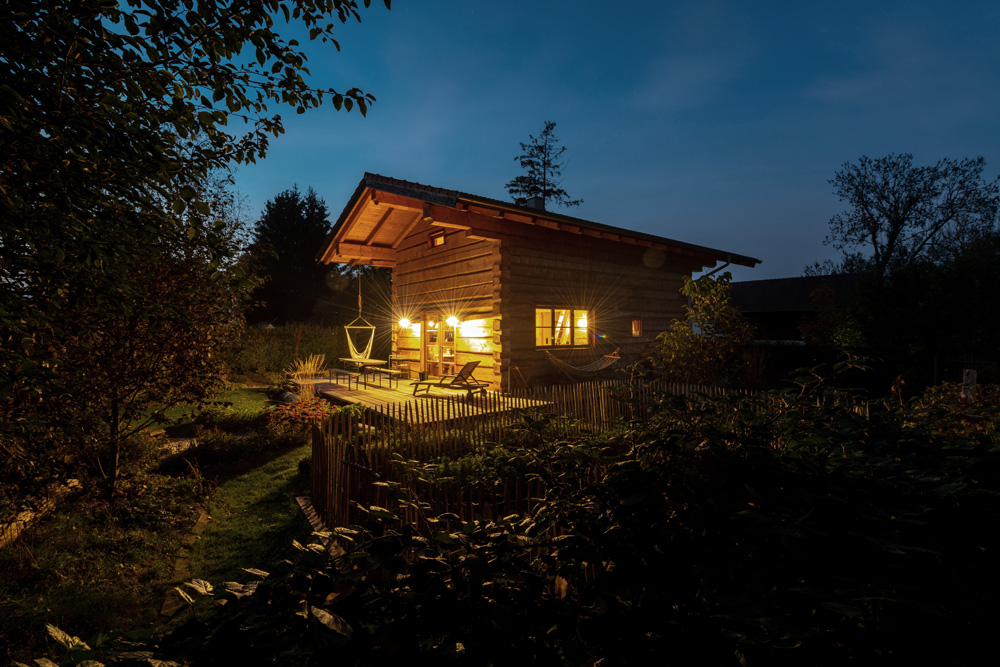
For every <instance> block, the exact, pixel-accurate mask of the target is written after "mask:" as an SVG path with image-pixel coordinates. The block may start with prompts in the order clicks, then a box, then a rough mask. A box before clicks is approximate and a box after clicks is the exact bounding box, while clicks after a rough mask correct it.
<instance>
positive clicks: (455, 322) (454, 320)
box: [445, 315, 459, 327]
mask: <svg viewBox="0 0 1000 667" xmlns="http://www.w3.org/2000/svg"><path fill="white" fill-rule="evenodd" d="M445 322H447V323H448V326H450V327H457V326H458V325H459V320H458V318H457V317H455V316H454V315H452V316H451V317H449V318H448V319H447V320H445Z"/></svg>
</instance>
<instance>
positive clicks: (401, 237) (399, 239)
mask: <svg viewBox="0 0 1000 667" xmlns="http://www.w3.org/2000/svg"><path fill="white" fill-rule="evenodd" d="M423 218H424V214H423V213H422V212H421V211H417V212H416V213H414V214H413V219H412V220H410V222H408V223H407V224H406V227H405V228H403V231H402V233H401V234H400V235H399V236H397V237H396V240H395V241H393V242H392V248H393V250H395V249H396V248H398V247H399V244H400V243H402V242H403V241H405V240H406V237H407V236H409V235H410V232H412V231H413V228H414V227H416V226H417V223H418V222H420V221H421V220H423Z"/></svg>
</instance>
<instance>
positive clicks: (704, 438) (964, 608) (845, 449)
mask: <svg viewBox="0 0 1000 667" xmlns="http://www.w3.org/2000/svg"><path fill="white" fill-rule="evenodd" d="M857 365H858V363H857V362H856V361H855V360H852V359H847V360H845V362H843V363H842V364H841V369H842V370H847V369H852V368H854V367H856V366H857ZM866 412H868V413H869V414H867V416H866V415H865V413H866ZM998 422H1000V393H998V391H997V389H996V388H990V389H988V390H986V389H984V391H983V392H981V393H980V396H979V397H978V399H977V402H974V403H971V404H970V403H969V402H967V401H964V400H962V399H961V398H960V394H959V393H958V388H957V387H955V386H943V387H941V388H939V389H937V390H935V391H933V392H928V393H927V394H925V395H923V396H921V397H920V398H919V399H918V400H915V401H912V402H910V403H907V404H906V405H902V406H900V405H898V404H891V403H890V404H886V405H880V404H878V403H867V402H864V401H860V400H859V399H858V397H855V396H853V395H851V394H850V393H849V392H845V391H843V390H840V389H837V388H836V387H835V386H833V385H832V380H831V378H830V377H829V376H828V375H827V374H825V373H824V371H822V369H803V370H802V371H801V373H800V375H799V377H798V378H796V380H795V383H794V385H793V387H792V388H790V389H789V390H787V391H783V392H766V393H760V394H755V395H750V396H747V395H740V396H730V397H724V398H718V399H713V398H709V397H707V396H703V395H688V396H664V397H662V400H661V402H660V405H659V410H658V411H657V412H656V414H655V415H654V416H653V418H652V419H650V420H649V421H648V422H646V423H633V424H631V430H630V431H627V432H625V433H624V434H622V435H621V436H619V437H617V438H616V439H613V440H612V441H610V442H607V443H603V444H601V445H600V446H599V447H593V446H592V444H596V443H592V444H588V443H586V442H580V443H569V442H563V443H560V442H552V443H545V445H543V446H542V447H539V448H538V449H537V451H527V452H518V453H517V454H514V453H512V452H503V451H501V450H495V451H494V455H495V456H494V459H495V460H496V461H497V462H501V461H503V462H513V461H514V460H515V458H519V459H520V462H519V463H517V464H516V465H518V466H524V470H526V471H530V470H537V471H539V473H540V475H542V476H543V481H544V496H543V497H542V498H540V499H539V502H538V503H537V504H536V505H535V507H534V509H533V510H532V511H531V512H530V513H529V514H528V515H523V516H521V515H512V516H508V517H504V518H501V519H496V520H493V521H485V520H473V521H467V522H462V521H459V520H457V519H456V518H455V517H454V515H449V514H443V515H440V516H428V515H426V514H425V515H423V516H422V520H421V522H419V523H418V524H415V525H409V524H403V523H402V522H400V521H399V520H398V519H396V516H395V515H396V513H397V512H398V511H399V510H400V509H402V508H404V507H406V508H411V509H413V510H416V511H417V512H418V513H420V512H421V511H422V510H421V506H420V503H419V502H418V501H417V500H416V499H414V498H412V497H411V496H410V494H409V492H408V491H407V490H406V489H405V488H404V487H402V486H401V485H398V484H393V483H386V482H378V483H379V484H381V485H383V486H385V487H387V488H388V489H389V490H390V491H391V492H392V493H393V494H394V497H395V498H396V502H397V504H398V506H391V507H387V508H383V507H368V508H365V509H366V514H367V516H368V519H367V520H366V521H365V522H364V523H363V525H358V526H352V527H349V528H348V527H343V528H337V529H335V531H334V532H333V533H332V534H316V535H315V537H316V543H315V544H309V545H302V544H297V543H296V545H295V546H296V550H297V553H296V554H295V555H293V557H291V558H287V559H285V560H283V561H281V562H279V563H276V564H275V565H274V566H272V567H268V568H266V570H267V572H264V571H262V570H258V569H252V570H248V575H249V577H248V578H249V581H248V582H247V583H242V584H238V583H226V584H224V585H217V586H215V587H214V588H213V587H211V586H209V585H205V584H204V583H203V582H195V583H197V585H192V586H191V587H190V588H189V589H188V590H189V592H190V593H191V595H192V597H194V596H195V591H196V590H197V591H199V593H198V597H199V598H200V599H193V600H192V604H193V605H194V606H195V608H196V609H199V608H200V609H201V610H202V611H201V612H199V614H198V615H197V616H196V618H195V619H194V620H192V621H190V622H188V623H187V624H186V625H184V626H183V627H181V628H179V629H178V630H177V631H175V632H173V633H171V634H168V635H165V636H161V637H154V638H152V639H151V640H150V641H149V642H148V643H147V644H146V645H145V646H144V647H143V648H144V649H145V650H148V651H150V657H153V656H155V657H157V658H169V659H174V660H179V661H182V662H183V663H184V664H194V665H197V664H214V663H217V662H219V661H221V660H227V661H235V662H241V661H243V662H253V663H255V664H274V663H280V664H287V663H296V664H321V663H324V664H325V662H328V661H329V655H330V653H331V651H335V652H336V655H337V657H338V660H339V661H340V662H341V663H343V664H348V665H351V664H357V665H360V664H373V663H387V662H390V661H397V660H400V659H406V660H413V659H417V660H418V661H430V660H451V661H455V662H459V663H462V664H510V663H514V662H518V661H520V662H526V663H531V664H599V663H601V661H604V662H607V663H615V664H617V663H629V664H651V663H653V662H657V661H662V659H663V657H664V656H672V660H673V661H674V662H677V663H679V664H730V663H732V664H738V663H740V661H743V662H745V663H747V664H757V663H761V664H776V665H801V664H829V663H837V664H841V663H844V664H846V663H858V664H874V663H878V664H909V663H911V662H920V663H927V662H930V663H933V664H941V665H963V664H968V662H969V661H971V660H973V659H974V658H975V657H976V656H978V655H981V654H983V652H984V651H986V650H988V648H989V642H990V638H991V637H992V634H991V632H990V630H991V625H990V624H991V622H992V618H993V615H992V613H991V612H990V610H991V609H992V608H993V605H994V601H995V599H996V596H997V594H998V593H1000V588H998V583H997V580H996V577H995V576H994V570H995V560H996V554H995V553H994V550H995V548H994V547H993V545H992V543H991V542H989V540H988V539H987V536H990V535H992V534H993V532H995V530H996V529H997V528H998V527H1000V474H998V473H1000V440H998V438H997V426H998ZM536 430H544V429H542V428H539V429H536ZM583 453H586V454H585V455H584V456H581V454H583ZM595 455H596V457H595ZM485 461H486V458H483V462H485ZM543 461H544V462H545V464H544V465H538V464H540V463H542V462H543ZM595 461H596V462H598V463H599V464H600V465H599V466H598V467H603V468H604V470H605V472H604V474H603V475H602V476H601V477H600V478H598V479H597V480H596V481H587V483H582V482H583V480H590V474H591V471H593V470H594V463H595ZM502 467H507V463H504V464H503V466H502ZM547 468H549V469H551V471H550V472H548V473H545V472H544V471H545V470H546V469H547ZM470 471H471V469H470ZM482 472H483V475H484V479H482V480H470V482H472V483H475V482H477V481H488V480H489V479H492V478H494V477H495V474H496V472H497V469H496V466H494V465H493V464H488V465H486V466H485V467H484V468H483V469H482ZM501 473H502V475H506V473H505V472H503V471H501ZM525 474H532V473H530V472H526V473H525ZM331 541H332V543H333V544H334V545H335V546H333V554H334V555H333V556H332V557H331V556H330V555H329V554H328V552H327V547H328V546H330V542H331ZM222 600H224V601H225V604H224V605H222V606H219V604H218V602H219V601H222ZM212 603H216V604H212ZM209 607H211V609H212V610H214V611H211V610H210V609H209ZM128 648H129V649H130V650H135V649H136V648H137V647H136V646H135V645H130V646H129V647H128ZM133 655H134V654H133ZM101 659H102V660H103V661H104V662H105V664H123V663H124V660H125V659H124V657H119V656H118V655H116V654H115V653H112V652H105V653H104V654H103V655H101Z"/></svg>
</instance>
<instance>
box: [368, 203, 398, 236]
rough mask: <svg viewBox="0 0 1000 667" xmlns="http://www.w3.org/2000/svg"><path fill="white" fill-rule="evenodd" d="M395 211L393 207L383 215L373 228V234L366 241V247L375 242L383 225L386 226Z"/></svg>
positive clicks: (388, 208) (388, 207) (389, 207)
mask: <svg viewBox="0 0 1000 667" xmlns="http://www.w3.org/2000/svg"><path fill="white" fill-rule="evenodd" d="M394 210H395V209H394V208H392V207H391V206H387V207H386V209H385V213H383V214H382V217H381V218H379V221H378V222H376V223H375V226H374V227H372V231H371V234H369V235H368V238H366V239H365V240H364V244H365V245H369V244H370V243H371V242H372V241H374V240H375V235H376V234H378V230H380V229H382V225H384V224H385V221H386V220H388V219H389V216H390V215H392V212H393V211H394Z"/></svg>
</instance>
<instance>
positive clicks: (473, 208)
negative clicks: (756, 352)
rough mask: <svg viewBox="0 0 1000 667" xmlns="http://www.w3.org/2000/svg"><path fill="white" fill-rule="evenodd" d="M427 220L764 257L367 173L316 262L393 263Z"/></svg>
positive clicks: (741, 260) (487, 235)
mask: <svg viewBox="0 0 1000 667" xmlns="http://www.w3.org/2000/svg"><path fill="white" fill-rule="evenodd" d="M421 222H424V223H426V224H428V225H431V226H434V227H442V228H452V229H463V230H465V231H466V233H467V235H468V236H469V237H470V238H482V239H501V238H503V237H504V236H505V235H510V232H511V228H510V225H511V224H523V225H532V226H536V227H539V228H545V229H549V230H553V231H556V232H559V233H565V234H571V235H578V236H584V237H591V238H596V239H602V240H606V241H612V242H615V243H625V244H631V245H636V246H640V247H646V248H653V249H657V250H661V251H664V252H673V253H678V254H681V255H685V256H688V257H690V258H692V259H695V260H697V261H700V262H701V263H702V266H704V267H706V268H708V267H711V266H714V265H715V263H716V262H717V261H720V260H721V261H725V262H730V263H732V264H739V265H741V266H749V267H753V266H754V265H755V264H759V263H760V260H759V259H755V258H753V257H747V256H745V255H739V254H736V253H731V252H726V251H724V250H718V249H715V248H708V247H705V246H699V245H695V244H692V243H685V242H683V241H677V240H674V239H669V238H665V237H661V236H654V235H652V234H645V233H643V232H636V231H632V230H628V229H623V228H620V227H613V226H611V225H605V224H601V223H597V222H591V221H589V220H583V219H580V218H573V217H570V216H566V215H561V214H558V213H552V212H549V211H543V210H538V209H533V208H528V207H524V206H517V205H515V204H510V203H507V202H501V201H498V200H493V199H488V198H484V197H476V196H474V195H467V194H463V193H460V192H457V191H454V190H444V189H441V188H435V187H431V186H426V185H420V184H418V183H411V182H409V181H400V180H397V179H392V178H387V177H384V176H379V175H377V174H368V173H366V174H365V176H364V178H362V179H361V183H360V184H358V187H357V189H356V190H355V191H354V194H353V195H352V197H351V199H350V200H349V201H348V203H347V206H345V207H344V211H343V212H342V213H341V214H340V218H338V220H337V222H336V224H335V225H334V226H333V229H332V230H331V231H330V234H329V235H328V236H327V239H326V241H325V243H324V245H323V248H322V249H321V250H320V252H319V254H318V256H317V260H318V261H320V262H321V263H323V264H331V263H346V264H349V265H355V264H369V265H372V266H395V264H396V249H397V248H399V246H400V244H402V242H403V241H404V240H405V239H406V237H407V236H409V234H410V232H412V231H413V229H414V227H416V226H417V225H418V224H420V223H421Z"/></svg>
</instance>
